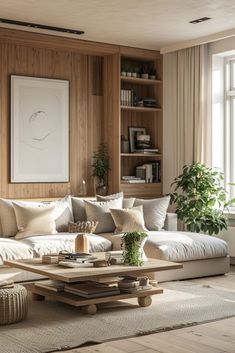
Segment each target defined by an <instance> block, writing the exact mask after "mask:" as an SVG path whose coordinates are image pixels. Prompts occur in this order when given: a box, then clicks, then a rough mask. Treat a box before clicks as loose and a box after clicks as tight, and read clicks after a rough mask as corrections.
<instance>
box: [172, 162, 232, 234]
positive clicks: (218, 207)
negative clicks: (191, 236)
mask: <svg viewBox="0 0 235 353" xmlns="http://www.w3.org/2000/svg"><path fill="white" fill-rule="evenodd" d="M172 185H174V186H175V189H174V192H173V193H172V194H171V195H170V196H171V203H175V205H176V213H177V215H178V218H179V219H180V220H181V221H183V222H184V224H185V225H186V228H187V230H189V231H191V232H197V233H199V232H203V233H207V234H209V235H212V234H218V233H219V232H220V231H221V230H222V229H227V223H226V218H225V216H224V214H223V212H224V210H225V208H226V207H227V206H228V205H229V204H230V203H231V201H229V202H226V191H225V189H224V176H223V174H222V173H221V172H219V171H217V170H213V169H211V168H208V167H206V166H205V165H203V164H200V163H196V162H194V163H192V164H191V165H188V166H187V165H185V166H184V167H183V172H182V174H181V175H179V176H178V177H177V178H175V180H174V182H173V183H172Z"/></svg>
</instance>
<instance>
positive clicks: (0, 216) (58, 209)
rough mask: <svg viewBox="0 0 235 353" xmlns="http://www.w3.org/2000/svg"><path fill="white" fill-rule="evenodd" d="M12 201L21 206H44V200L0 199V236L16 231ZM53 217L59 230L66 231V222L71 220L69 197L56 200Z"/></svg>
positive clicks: (12, 235) (14, 233)
mask: <svg viewBox="0 0 235 353" xmlns="http://www.w3.org/2000/svg"><path fill="white" fill-rule="evenodd" d="M13 202H17V204H18V205H22V206H36V207H41V206H44V205H45V204H48V203H44V202H34V201H16V200H15V201H14V200H10V199H9V200H8V199H0V220H1V226H2V236H3V237H5V238H8V237H14V236H15V235H16V233H17V232H18V228H17V222H16V215H15V210H14V207H13ZM54 218H55V222H56V228H57V230H58V231H59V232H64V231H67V229H68V223H69V222H73V211H72V203H71V197H70V196H65V197H64V198H62V199H60V200H58V201H56V203H55V209H54Z"/></svg>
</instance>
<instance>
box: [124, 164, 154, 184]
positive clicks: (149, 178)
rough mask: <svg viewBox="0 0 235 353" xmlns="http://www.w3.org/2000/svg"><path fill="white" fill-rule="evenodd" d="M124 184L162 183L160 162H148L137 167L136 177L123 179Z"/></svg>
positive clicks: (130, 176)
mask: <svg viewBox="0 0 235 353" xmlns="http://www.w3.org/2000/svg"><path fill="white" fill-rule="evenodd" d="M122 182H123V183H127V184H144V183H160V182H161V163H160V161H154V162H148V163H145V164H143V165H141V166H137V167H136V175H135V176H133V175H128V176H123V177H122Z"/></svg>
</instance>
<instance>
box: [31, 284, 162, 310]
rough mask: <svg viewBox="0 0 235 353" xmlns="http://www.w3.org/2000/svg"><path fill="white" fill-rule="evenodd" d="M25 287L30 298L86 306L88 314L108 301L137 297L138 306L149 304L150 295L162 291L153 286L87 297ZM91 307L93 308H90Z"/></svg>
mask: <svg viewBox="0 0 235 353" xmlns="http://www.w3.org/2000/svg"><path fill="white" fill-rule="evenodd" d="M26 288H27V289H28V290H29V291H30V292H31V293H32V298H33V299H34V300H43V299H44V298H45V297H48V298H50V299H53V300H56V301H59V302H62V303H66V304H70V305H73V306H75V307H87V308H85V310H84V312H87V313H88V314H95V312H96V310H97V308H96V305H97V304H102V303H109V302H114V301H119V300H125V299H131V298H138V303H139V305H140V306H149V305H151V302H152V301H151V296H152V295H155V294H161V293H163V289H162V288H160V287H154V288H152V289H148V290H143V291H139V292H135V293H121V294H117V295H111V296H107V297H101V298H92V299H87V298H83V297H79V296H78V295H74V294H70V293H67V292H52V291H50V290H47V289H44V288H40V287H37V286H35V285H34V284H28V285H26ZM90 306H91V307H90ZM89 307H90V310H89ZM91 308H93V309H92V310H91ZM89 311H92V312H89ZM94 311H95V312H94Z"/></svg>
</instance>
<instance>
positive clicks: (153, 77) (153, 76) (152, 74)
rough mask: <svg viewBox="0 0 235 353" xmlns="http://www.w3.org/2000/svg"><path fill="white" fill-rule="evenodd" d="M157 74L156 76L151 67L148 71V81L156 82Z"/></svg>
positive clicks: (153, 68) (154, 70)
mask: <svg viewBox="0 0 235 353" xmlns="http://www.w3.org/2000/svg"><path fill="white" fill-rule="evenodd" d="M156 77H157V74H156V69H155V67H154V66H152V67H151V68H150V70H149V79H150V80H156Z"/></svg>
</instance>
